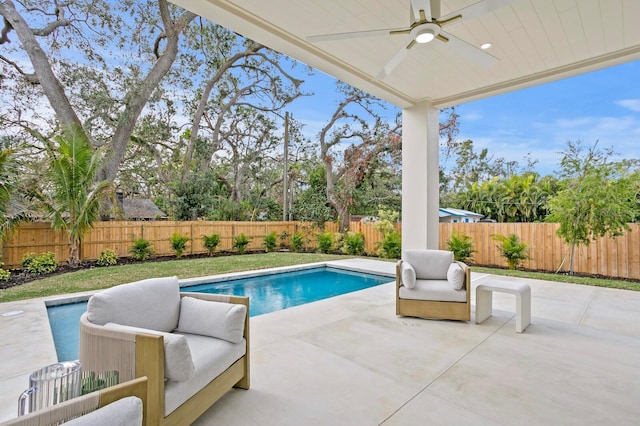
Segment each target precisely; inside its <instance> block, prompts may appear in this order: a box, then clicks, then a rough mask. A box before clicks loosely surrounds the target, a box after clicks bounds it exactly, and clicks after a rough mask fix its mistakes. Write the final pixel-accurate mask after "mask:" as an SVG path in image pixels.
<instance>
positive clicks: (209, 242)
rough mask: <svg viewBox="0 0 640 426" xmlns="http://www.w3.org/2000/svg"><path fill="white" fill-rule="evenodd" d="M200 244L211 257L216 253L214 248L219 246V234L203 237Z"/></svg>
mask: <svg viewBox="0 0 640 426" xmlns="http://www.w3.org/2000/svg"><path fill="white" fill-rule="evenodd" d="M202 243H203V244H204V247H205V248H206V249H207V251H208V252H209V256H213V253H214V252H215V251H216V248H217V247H218V245H219V244H220V234H215V233H214V234H211V235H203V236H202Z"/></svg>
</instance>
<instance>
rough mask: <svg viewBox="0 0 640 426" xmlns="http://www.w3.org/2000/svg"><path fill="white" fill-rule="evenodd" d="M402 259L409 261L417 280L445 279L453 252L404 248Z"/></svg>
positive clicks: (451, 261)
mask: <svg viewBox="0 0 640 426" xmlns="http://www.w3.org/2000/svg"><path fill="white" fill-rule="evenodd" d="M403 260H404V261H406V262H409V263H410V264H411V266H413V268H414V269H415V271H416V278H417V279H419V280H445V279H447V271H448V269H449V265H451V264H452V263H453V252H451V251H446V250H405V251H404V255H403Z"/></svg>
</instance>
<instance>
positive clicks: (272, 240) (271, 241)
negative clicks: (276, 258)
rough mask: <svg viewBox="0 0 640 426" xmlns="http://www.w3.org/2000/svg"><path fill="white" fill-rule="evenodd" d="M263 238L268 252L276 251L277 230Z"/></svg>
mask: <svg viewBox="0 0 640 426" xmlns="http://www.w3.org/2000/svg"><path fill="white" fill-rule="evenodd" d="M262 240H263V241H264V249H265V251H266V252H267V253H268V252H270V251H274V250H275V249H276V244H278V234H276V231H273V232H270V233H269V234H267V235H265V236H264V238H263V239H262Z"/></svg>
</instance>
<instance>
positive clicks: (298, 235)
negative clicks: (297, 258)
mask: <svg viewBox="0 0 640 426" xmlns="http://www.w3.org/2000/svg"><path fill="white" fill-rule="evenodd" d="M303 249H304V235H303V234H302V232H295V233H294V234H293V235H292V236H291V250H293V251H295V252H296V253H299V252H301V251H302V250H303Z"/></svg>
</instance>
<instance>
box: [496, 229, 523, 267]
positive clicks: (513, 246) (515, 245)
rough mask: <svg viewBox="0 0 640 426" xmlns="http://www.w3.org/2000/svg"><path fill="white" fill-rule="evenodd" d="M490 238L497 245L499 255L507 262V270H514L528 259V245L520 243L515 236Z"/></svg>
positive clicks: (518, 238)
mask: <svg viewBox="0 0 640 426" xmlns="http://www.w3.org/2000/svg"><path fill="white" fill-rule="evenodd" d="M492 238H493V240H494V241H497V242H498V243H499V244H498V245H497V246H496V247H497V248H498V251H500V255H501V256H502V257H504V258H505V259H506V260H507V265H509V269H512V270H513V269H516V268H517V267H518V266H520V264H521V263H522V262H523V261H525V260H527V259H529V254H528V253H527V252H528V247H529V245H528V244H527V243H525V242H521V241H520V237H518V236H517V235H516V234H509V236H506V237H505V236H504V235H493V236H492Z"/></svg>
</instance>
